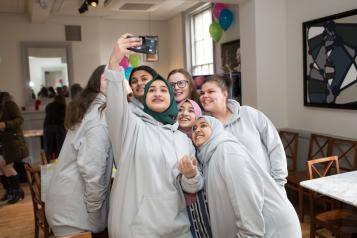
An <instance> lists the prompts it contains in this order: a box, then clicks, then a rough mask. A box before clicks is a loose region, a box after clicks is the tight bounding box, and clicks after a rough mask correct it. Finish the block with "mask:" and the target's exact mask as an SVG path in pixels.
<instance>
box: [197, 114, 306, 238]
mask: <svg viewBox="0 0 357 238" xmlns="http://www.w3.org/2000/svg"><path fill="white" fill-rule="evenodd" d="M192 141H193V143H194V144H195V146H196V148H197V158H198V159H199V160H200V161H201V162H202V163H203V168H204V169H203V174H204V176H205V188H206V192H207V197H208V206H209V211H210V217H211V224H212V233H213V238H222V237H264V238H278V237H281V238H283V237H289V238H301V228H300V223H299V219H298V217H297V214H296V212H295V209H294V207H293V206H292V205H291V203H290V202H289V200H288V198H287V196H286V194H285V192H284V191H282V190H281V188H280V186H279V185H278V184H277V183H276V182H275V181H274V180H273V178H272V177H271V175H270V174H268V173H267V171H266V170H264V169H262V167H261V166H260V165H259V164H258V163H257V161H255V160H254V159H253V158H252V157H251V156H250V153H249V152H248V151H247V150H246V148H245V147H244V146H243V145H242V144H241V143H240V142H239V141H238V140H237V139H236V138H235V137H234V136H233V135H231V134H230V133H229V132H228V131H225V130H224V128H223V125H222V124H221V122H220V121H218V120H217V119H215V118H214V117H210V116H203V117H200V118H199V119H198V120H197V121H196V122H195V125H194V126H193V132H192Z"/></svg>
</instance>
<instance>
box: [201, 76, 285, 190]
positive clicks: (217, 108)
mask: <svg viewBox="0 0 357 238" xmlns="http://www.w3.org/2000/svg"><path fill="white" fill-rule="evenodd" d="M229 83H230V82H229V81H225V79H223V78H220V77H218V76H213V77H211V78H209V79H207V80H206V81H205V82H204V83H203V85H202V88H201V91H200V101H201V103H202V106H203V108H204V110H205V112H207V113H209V114H210V115H211V116H213V117H215V118H217V119H218V120H219V121H220V122H221V123H222V124H223V126H224V129H225V130H226V131H228V132H230V133H231V134H232V135H233V136H234V137H236V138H237V139H238V140H239V142H241V143H242V144H243V145H244V146H245V147H246V148H247V150H248V152H249V153H250V154H251V155H252V157H253V158H254V159H255V160H256V161H257V162H258V164H259V165H260V166H262V168H264V170H265V171H267V172H268V173H269V174H270V175H271V177H272V178H273V179H274V180H275V182H276V183H277V184H278V185H279V187H280V188H281V189H283V190H284V191H285V189H284V185H285V183H286V177H287V175H288V170H287V164H286V157H285V151H284V147H283V144H282V142H281V140H280V137H279V133H278V131H277V130H276V128H275V127H274V125H273V123H272V122H271V121H270V120H269V119H268V118H267V117H266V116H265V115H264V114H263V113H262V112H260V111H258V110H256V109H254V108H252V107H249V106H241V105H240V104H239V103H238V102H237V101H235V100H232V99H228V96H229V88H230V85H229Z"/></svg>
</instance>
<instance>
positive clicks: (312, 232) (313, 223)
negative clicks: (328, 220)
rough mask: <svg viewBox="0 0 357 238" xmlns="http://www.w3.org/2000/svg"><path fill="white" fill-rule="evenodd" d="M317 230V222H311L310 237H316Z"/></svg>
mask: <svg viewBox="0 0 357 238" xmlns="http://www.w3.org/2000/svg"><path fill="white" fill-rule="evenodd" d="M311 219H312V218H311ZM315 231H316V227H315V222H313V221H311V222H310V238H315Z"/></svg>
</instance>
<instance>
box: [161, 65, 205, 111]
mask: <svg viewBox="0 0 357 238" xmlns="http://www.w3.org/2000/svg"><path fill="white" fill-rule="evenodd" d="M167 79H168V80H169V82H170V84H171V86H172V88H173V90H174V92H175V100H176V102H177V103H180V102H182V101H184V100H185V99H191V100H193V101H195V102H196V103H198V105H200V107H201V103H200V100H199V95H198V93H197V91H196V87H195V83H194V82H193V79H192V76H191V74H190V73H189V72H187V71H186V70H185V69H174V70H171V72H170V73H169V75H168V76H167Z"/></svg>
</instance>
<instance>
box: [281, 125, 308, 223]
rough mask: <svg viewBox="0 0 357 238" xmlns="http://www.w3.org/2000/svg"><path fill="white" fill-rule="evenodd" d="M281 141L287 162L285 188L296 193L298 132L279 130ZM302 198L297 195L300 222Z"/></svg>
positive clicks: (302, 218) (302, 216) (302, 217)
mask: <svg viewBox="0 0 357 238" xmlns="http://www.w3.org/2000/svg"><path fill="white" fill-rule="evenodd" d="M279 135H280V139H281V142H282V143H283V146H284V150H285V155H286V159H287V164H288V177H287V183H286V188H287V189H289V190H293V191H294V192H296V193H297V194H298V195H300V193H299V185H298V184H297V183H296V181H297V180H296V177H297V176H298V174H299V173H298V171H297V152H298V142H299V134H298V133H295V132H290V131H284V130H280V131H279ZM302 202H303V200H302V199H300V196H298V214H299V219H300V221H301V222H303V221H304V215H303V209H302V206H303V203H302Z"/></svg>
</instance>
